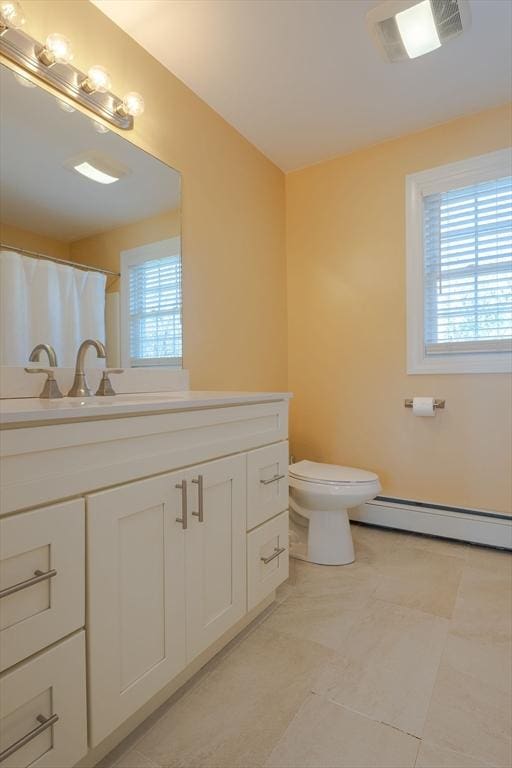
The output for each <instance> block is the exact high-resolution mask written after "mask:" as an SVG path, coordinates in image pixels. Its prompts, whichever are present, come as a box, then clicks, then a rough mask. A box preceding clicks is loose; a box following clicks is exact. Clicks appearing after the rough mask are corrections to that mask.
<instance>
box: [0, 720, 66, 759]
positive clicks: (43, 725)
mask: <svg viewBox="0 0 512 768" xmlns="http://www.w3.org/2000/svg"><path fill="white" fill-rule="evenodd" d="M58 719H59V716H58V715H51V716H50V717H44V715H38V716H37V718H36V720H37V721H38V723H40V725H38V726H36V727H35V728H33V729H32V730H31V731H29V732H28V733H26V734H25V735H24V736H22V737H21V739H18V741H15V742H14V744H11V746H10V747H7V749H4V750H3V751H2V752H0V763H3V761H4V760H7V758H8V757H10V756H11V755H14V753H15V752H17V751H18V749H21V748H22V747H24V746H25V744H28V743H29V741H32V739H36V738H37V737H38V736H39V734H41V733H44V731H46V730H48V728H51V727H52V725H55V723H56V722H57V720H58Z"/></svg>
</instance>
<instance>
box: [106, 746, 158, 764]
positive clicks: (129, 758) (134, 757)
mask: <svg viewBox="0 0 512 768" xmlns="http://www.w3.org/2000/svg"><path fill="white" fill-rule="evenodd" d="M113 768H159V766H158V764H157V763H154V762H153V760H150V759H149V758H148V757H144V755H142V754H141V753H140V752H137V750H135V749H131V750H130V751H129V752H126V753H125V754H124V755H123V756H122V757H121V758H120V759H119V760H118V761H117V763H115V765H114V766H113Z"/></svg>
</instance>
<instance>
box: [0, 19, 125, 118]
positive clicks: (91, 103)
mask: <svg viewBox="0 0 512 768" xmlns="http://www.w3.org/2000/svg"><path fill="white" fill-rule="evenodd" d="M0 54H2V55H3V56H5V58H6V59H9V60H10V61H13V62H14V63H15V64H18V65H19V66H20V67H22V68H23V69H25V70H26V71H27V72H30V73H31V74H32V75H35V76H36V77H37V78H39V79H40V80H43V81H44V82H45V83H48V84H49V85H52V86H53V87H54V88H56V89H57V90H58V91H60V92H61V93H63V94H64V95H65V96H68V97H69V98H71V99H73V100H74V101H76V102H78V103H79V104H81V105H82V106H84V107H86V108H87V109H89V110H90V111H91V112H94V113H95V114H96V115H99V116H100V117H102V118H103V119H104V120H106V121H107V122H109V123H111V124H112V125H115V126H117V127H118V128H122V129H124V130H130V129H131V128H133V117H132V115H130V114H127V112H126V109H125V108H124V106H123V100H122V99H120V98H119V97H118V96H115V95H114V94H113V93H111V92H110V91H106V92H101V91H99V90H96V91H92V92H88V91H89V89H87V88H85V87H84V85H83V84H84V83H86V82H87V80H88V75H86V74H85V73H84V72H81V71H80V70H79V69H77V68H76V67H74V66H73V65H72V64H70V63H69V62H68V63H60V62H57V61H55V62H54V63H52V62H51V60H49V59H48V57H47V56H46V55H45V47H44V46H43V45H42V44H41V43H39V42H38V41H37V40H35V39H34V38H33V37H30V35H27V34H26V33H25V32H22V31H21V29H15V28H13V27H8V28H7V29H4V30H3V31H2V32H1V34H0ZM48 62H49V63H48Z"/></svg>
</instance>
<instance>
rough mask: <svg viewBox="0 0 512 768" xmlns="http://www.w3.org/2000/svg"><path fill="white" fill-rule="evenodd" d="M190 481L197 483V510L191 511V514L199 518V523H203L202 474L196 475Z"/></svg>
mask: <svg viewBox="0 0 512 768" xmlns="http://www.w3.org/2000/svg"><path fill="white" fill-rule="evenodd" d="M192 482H193V483H195V484H196V485H197V512H192V514H193V515H194V516H195V517H198V518H199V522H200V523H204V493H203V476H202V475H198V476H197V478H194V479H193V480H192Z"/></svg>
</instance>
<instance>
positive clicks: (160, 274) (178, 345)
mask: <svg viewBox="0 0 512 768" xmlns="http://www.w3.org/2000/svg"><path fill="white" fill-rule="evenodd" d="M121 361H122V365H125V366H133V367H140V366H155V365H166V366H174V367H177V366H181V361H182V327H181V256H180V238H179V237H175V238H171V239H169V240H162V241H160V242H158V243H151V244H149V245H144V246H141V247H140V248H133V249H132V250H129V251H123V252H122V253H121Z"/></svg>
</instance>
